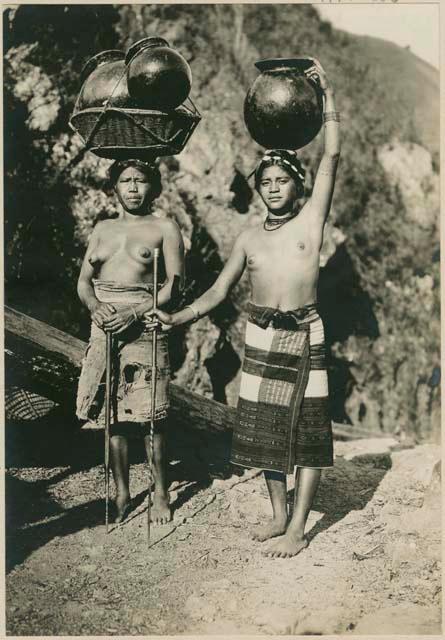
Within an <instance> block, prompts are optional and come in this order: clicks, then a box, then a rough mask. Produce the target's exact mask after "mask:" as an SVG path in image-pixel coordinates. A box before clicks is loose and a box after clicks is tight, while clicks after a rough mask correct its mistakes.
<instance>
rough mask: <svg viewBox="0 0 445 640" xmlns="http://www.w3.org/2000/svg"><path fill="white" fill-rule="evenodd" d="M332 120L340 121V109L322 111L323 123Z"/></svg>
mask: <svg viewBox="0 0 445 640" xmlns="http://www.w3.org/2000/svg"><path fill="white" fill-rule="evenodd" d="M329 120H334V122H340V111H326V112H325V113H323V124H325V123H326V122H329Z"/></svg>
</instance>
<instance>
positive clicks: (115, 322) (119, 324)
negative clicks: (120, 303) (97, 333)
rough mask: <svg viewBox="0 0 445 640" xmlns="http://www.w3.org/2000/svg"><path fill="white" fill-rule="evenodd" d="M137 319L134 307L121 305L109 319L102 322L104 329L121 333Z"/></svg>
mask: <svg viewBox="0 0 445 640" xmlns="http://www.w3.org/2000/svg"><path fill="white" fill-rule="evenodd" d="M137 320H139V318H138V317H137V315H136V312H135V308H134V307H130V306H129V307H121V308H120V309H118V310H116V312H115V313H114V314H113V315H112V316H111V318H110V319H109V320H106V321H105V322H104V323H103V328H104V329H105V331H112V332H113V333H121V332H122V331H125V329H127V328H128V327H129V326H130V325H131V324H133V322H136V321H137Z"/></svg>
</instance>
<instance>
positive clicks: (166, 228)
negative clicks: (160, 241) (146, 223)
mask: <svg viewBox="0 0 445 640" xmlns="http://www.w3.org/2000/svg"><path fill="white" fill-rule="evenodd" d="M151 222H152V223H153V222H154V223H155V224H156V226H157V227H158V229H160V231H161V232H162V235H164V236H177V235H178V233H180V232H181V231H180V229H179V225H178V223H177V222H176V221H175V220H173V219H172V218H155V217H154V216H153V218H152V221H151Z"/></svg>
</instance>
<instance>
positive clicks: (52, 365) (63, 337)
mask: <svg viewBox="0 0 445 640" xmlns="http://www.w3.org/2000/svg"><path fill="white" fill-rule="evenodd" d="M5 330H6V331H5V343H6V347H7V348H9V349H10V353H9V357H10V361H14V362H15V363H19V364H21V365H22V367H24V368H25V367H26V366H27V364H29V367H28V369H27V377H28V378H29V380H30V381H32V380H33V379H35V381H36V384H38V385H40V386H41V385H43V387H42V388H45V385H46V388H47V389H49V387H51V386H53V387H54V393H51V395H48V397H50V398H51V399H55V398H59V400H60V401H62V399H63V398H64V397H66V396H67V394H68V395H72V394H73V375H74V374H73V367H74V368H75V370H76V371H77V370H78V369H79V368H80V365H81V361H82V358H83V354H84V352H85V348H86V346H87V345H86V342H84V341H83V340H79V338H75V337H74V336H71V335H69V334H68V333H65V332H64V331H60V330H59V329H56V328H55V327H52V326H51V325H49V324H47V323H45V322H42V321H40V320H36V319H35V318H31V317H30V316H27V315H25V314H23V313H20V312H19V311H16V310H15V309H11V308H10V307H5ZM42 363H43V364H42ZM64 364H65V365H66V366H64ZM69 365H71V366H69ZM6 380H7V381H8V377H7V376H6ZM170 392H171V410H172V417H173V419H174V420H175V422H176V423H177V424H179V425H181V426H183V427H184V428H189V427H193V428H195V429H201V430H205V431H214V432H226V431H230V430H232V429H233V426H234V424H235V419H236V409H235V408H234V407H229V406H227V405H224V404H221V403H220V402H216V401H215V400H211V399H210V398H205V397H203V396H200V395H199V394H197V393H194V392H192V391H189V390H188V389H184V388H183V387H180V386H178V385H176V384H174V383H171V385H170ZM333 431H334V437H335V438H336V439H339V440H355V439H357V438H369V437H371V438H376V437H379V436H385V434H380V433H378V432H368V431H365V430H363V429H360V428H357V427H354V426H352V425H340V424H334V425H333Z"/></svg>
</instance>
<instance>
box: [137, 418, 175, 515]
mask: <svg viewBox="0 0 445 640" xmlns="http://www.w3.org/2000/svg"><path fill="white" fill-rule="evenodd" d="M166 424H167V420H159V421H156V422H155V427H154V433H153V457H152V471H153V478H154V483H155V490H154V494H153V507H152V510H151V519H152V521H153V523H154V524H166V523H167V522H169V521H170V520H171V519H172V516H171V510H170V505H169V497H168V485H167V462H166V459H165V437H166V436H165V432H166ZM144 442H145V450H146V452H147V460H149V455H150V453H149V452H150V436H145V438H144Z"/></svg>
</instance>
